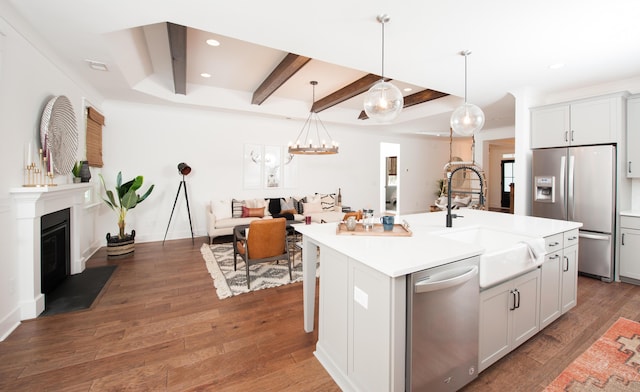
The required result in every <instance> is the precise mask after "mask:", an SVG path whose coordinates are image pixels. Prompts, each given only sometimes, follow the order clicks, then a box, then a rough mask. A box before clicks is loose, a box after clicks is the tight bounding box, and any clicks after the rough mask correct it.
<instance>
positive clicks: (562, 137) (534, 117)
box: [531, 105, 571, 148]
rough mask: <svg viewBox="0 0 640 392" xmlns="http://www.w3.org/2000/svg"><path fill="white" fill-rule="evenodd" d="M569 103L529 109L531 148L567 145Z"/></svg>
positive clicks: (569, 127) (569, 126)
mask: <svg viewBox="0 0 640 392" xmlns="http://www.w3.org/2000/svg"><path fill="white" fill-rule="evenodd" d="M569 117H570V111H569V105H555V106H549V107H544V108H536V109H532V110H531V148H544V147H561V146H568V145H569V130H570V129H571V125H570V121H569Z"/></svg>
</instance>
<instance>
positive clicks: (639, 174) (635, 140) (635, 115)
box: [625, 95, 640, 178]
mask: <svg viewBox="0 0 640 392" xmlns="http://www.w3.org/2000/svg"><path fill="white" fill-rule="evenodd" d="M625 170H626V172H627V177H629V178H640V95H635V96H633V97H632V98H629V100H628V101H627V164H626V168H625Z"/></svg>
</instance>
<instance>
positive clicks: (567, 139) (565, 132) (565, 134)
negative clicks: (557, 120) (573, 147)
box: [564, 131, 569, 142]
mask: <svg viewBox="0 0 640 392" xmlns="http://www.w3.org/2000/svg"><path fill="white" fill-rule="evenodd" d="M564 141H565V142H568V141H569V132H567V131H564Z"/></svg>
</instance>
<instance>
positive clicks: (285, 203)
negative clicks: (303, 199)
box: [280, 197, 295, 214]
mask: <svg viewBox="0 0 640 392" xmlns="http://www.w3.org/2000/svg"><path fill="white" fill-rule="evenodd" d="M288 210H295V207H294V206H293V200H292V199H291V198H290V197H288V198H286V199H280V211H281V213H282V211H288ZM294 214H295V212H294Z"/></svg>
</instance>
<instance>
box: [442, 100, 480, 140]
mask: <svg viewBox="0 0 640 392" xmlns="http://www.w3.org/2000/svg"><path fill="white" fill-rule="evenodd" d="M450 125H451V129H453V131H454V132H455V133H457V134H458V135H460V136H471V135H473V133H474V132H477V131H479V130H480V129H482V126H483V125H484V113H483V112H482V109H480V108H479V107H477V106H476V105H474V104H472V103H466V102H465V104H464V105H462V106H460V107H458V108H457V109H456V110H454V111H453V114H451V120H450Z"/></svg>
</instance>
